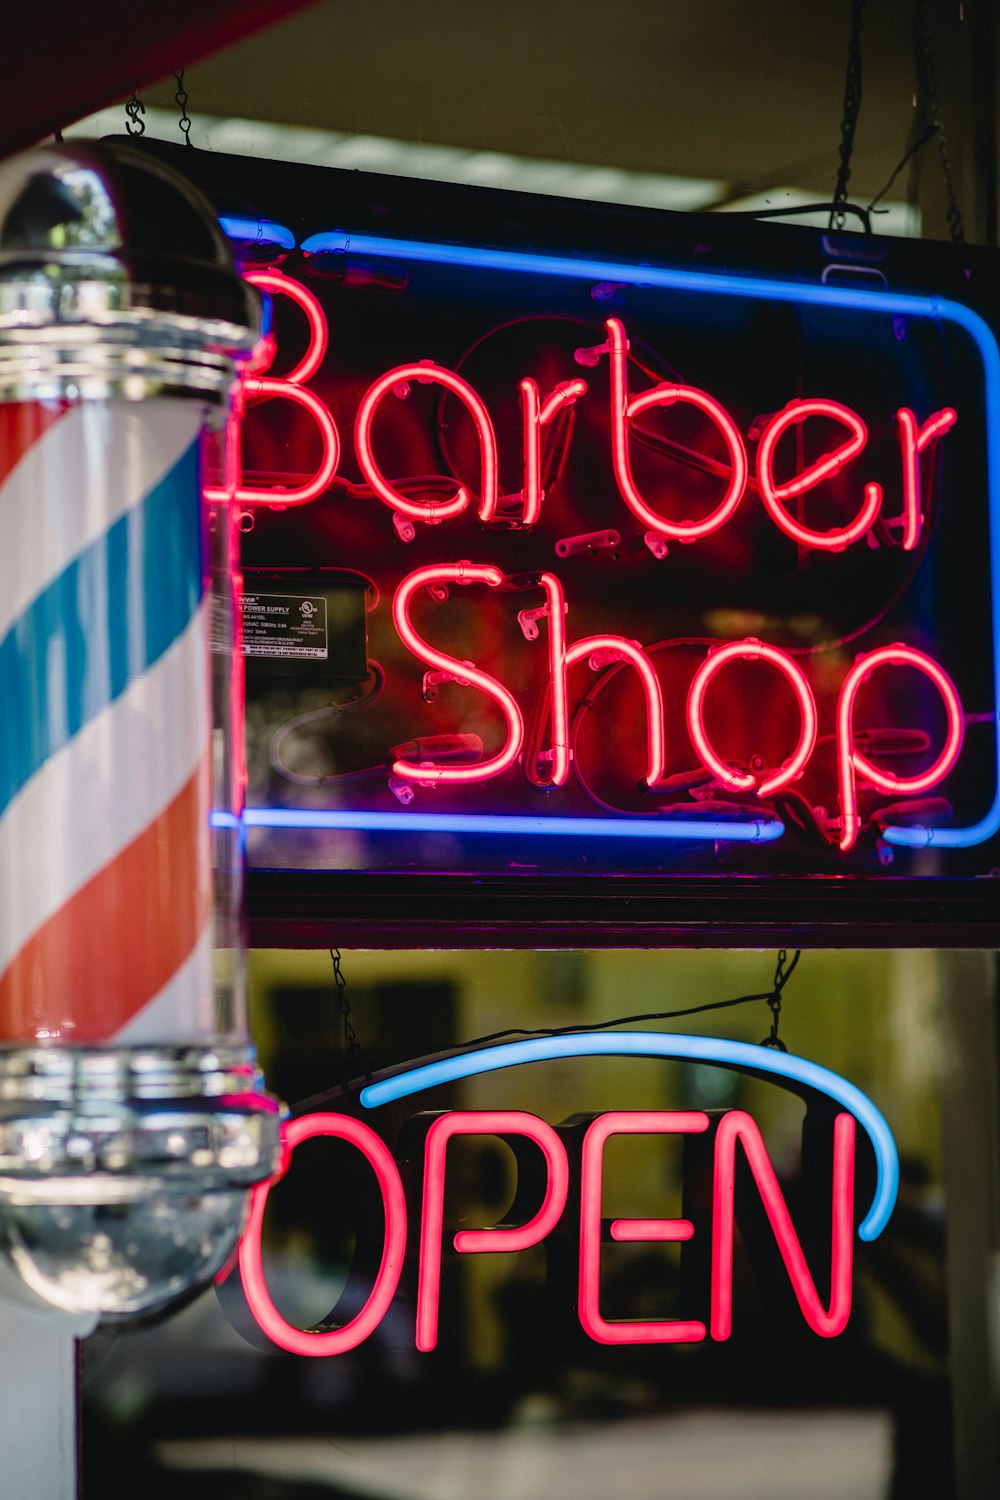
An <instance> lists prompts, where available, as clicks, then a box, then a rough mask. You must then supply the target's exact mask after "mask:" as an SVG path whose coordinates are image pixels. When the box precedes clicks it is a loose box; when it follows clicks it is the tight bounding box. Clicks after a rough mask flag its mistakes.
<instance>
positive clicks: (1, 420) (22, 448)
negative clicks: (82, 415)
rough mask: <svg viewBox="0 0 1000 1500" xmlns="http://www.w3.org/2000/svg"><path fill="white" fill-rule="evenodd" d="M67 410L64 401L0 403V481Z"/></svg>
mask: <svg viewBox="0 0 1000 1500" xmlns="http://www.w3.org/2000/svg"><path fill="white" fill-rule="evenodd" d="M68 410H69V403H68V402H66V401H10V402H6V403H0V484H3V482H4V480H5V479H6V478H7V475H8V474H10V473H11V471H12V470H13V469H15V468H16V467H17V465H18V464H19V463H20V462H21V459H22V458H23V457H24V455H25V454H26V453H27V452H28V450H29V448H33V447H34V446H35V444H36V443H37V442H38V439H39V438H40V437H43V436H44V434H45V433H46V432H48V430H49V428H50V427H54V426H55V424H56V422H58V420H59V418H60V417H61V416H63V415H64V414H65V413H66V412H67V411H68Z"/></svg>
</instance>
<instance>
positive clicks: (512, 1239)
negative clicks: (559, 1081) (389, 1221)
mask: <svg viewBox="0 0 1000 1500" xmlns="http://www.w3.org/2000/svg"><path fill="white" fill-rule="evenodd" d="M455 1135H499V1136H504V1135H518V1136H524V1137H525V1138H526V1139H527V1140H530V1141H534V1142H535V1143H536V1145H537V1146H538V1148H539V1150H540V1151H541V1153H542V1155H543V1156H544V1158H545V1164H546V1168H547V1182H546V1189H545V1196H544V1198H543V1199H542V1205H541V1207H540V1208H539V1210H538V1212H537V1213H536V1214H535V1215H534V1216H533V1217H532V1218H531V1219H529V1220H528V1222H527V1223H526V1224H517V1225H501V1226H498V1227H497V1228H495V1229H463V1230H460V1231H459V1233H458V1234H456V1236H455V1239H454V1246H455V1249H456V1250H457V1251H458V1253H459V1254H460V1255H485V1254H488V1253H489V1252H491V1251H494V1252H495V1251H500V1252H504V1251H506V1252H509V1253H512V1252H514V1251H517V1250H527V1249H528V1247H529V1246H531V1245H537V1244H539V1243H540V1241H542V1240H543V1239H545V1237H546V1235H548V1234H551V1232H552V1230H553V1229H554V1228H555V1227H556V1225H557V1224H558V1222H559V1219H560V1216H561V1215H562V1211H563V1209H564V1208H565V1207H566V1195H567V1193H568V1192H569V1163H568V1162H567V1160H566V1152H565V1149H564V1147H563V1144H562V1142H561V1141H560V1139H559V1137H558V1135H557V1134H556V1132H555V1131H554V1130H553V1129H552V1126H551V1125H547V1124H546V1123H545V1121H544V1120H539V1119H538V1117H537V1115H529V1114H525V1113H523V1112H522V1111H521V1110H515V1109H498V1110H483V1111H480V1110H476V1111H468V1110H456V1111H455V1112H454V1113H452V1114H445V1115H439V1116H438V1118H437V1119H436V1120H435V1121H434V1122H433V1124H432V1125H431V1127H430V1129H429V1130H428V1132H427V1139H426V1142H425V1146H424V1207H423V1215H422V1219H421V1226H420V1276H419V1281H418V1284H417V1336H416V1342H417V1348H418V1349H422V1350H425V1351H426V1350H429V1349H433V1348H434V1346H435V1344H436V1343H437V1329H438V1307H439V1303H440V1298H441V1237H442V1234H443V1225H444V1179H445V1158H446V1155H447V1151H448V1142H449V1141H450V1140H451V1138H452V1136H455Z"/></svg>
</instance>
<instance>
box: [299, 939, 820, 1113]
mask: <svg viewBox="0 0 1000 1500" xmlns="http://www.w3.org/2000/svg"><path fill="white" fill-rule="evenodd" d="M801 957H802V949H801V948H797V949H796V950H795V953H794V954H793V956H792V961H791V963H790V964H789V965H788V967H787V969H786V968H785V967H784V959H785V950H784V949H782V950H781V954H780V956H779V959H778V965H777V968H776V969H775V973H774V981H773V983H772V985H771V988H770V989H769V990H758V991H755V992H754V993H753V994H752V995H735V996H734V997H733V998H732V999H730V1000H709V1001H707V1002H706V1003H705V1004H703V1005H687V1006H684V1007H682V1008H681V1009H679V1010H651V1011H643V1012H640V1013H639V1014H636V1015H631V1016H615V1017H614V1018H613V1019H612V1020H609V1021H592V1022H589V1023H583V1022H581V1023H579V1024H576V1025H573V1026H539V1027H534V1028H529V1027H524V1026H511V1027H507V1028H506V1029H505V1030H503V1031H491V1032H488V1033H487V1034H486V1035H485V1036H474V1037H471V1038H470V1039H469V1040H468V1041H464V1042H453V1043H451V1045H449V1046H447V1047H444V1048H442V1050H441V1052H440V1053H437V1054H435V1055H436V1056H439V1057H440V1056H445V1055H446V1054H448V1053H452V1052H470V1051H472V1050H473V1049H474V1048H478V1047H486V1046H488V1045H489V1044H490V1043H491V1042H503V1041H506V1040H508V1039H509V1038H512V1037H524V1038H530V1037H553V1036H576V1035H579V1034H580V1033H582V1032H591V1031H612V1030H614V1029H615V1028H616V1027H619V1026H634V1025H637V1024H639V1023H641V1022H646V1021H676V1020H680V1019H681V1018H682V1017H685V1016H698V1015H703V1014H706V1013H707V1012H709V1011H715V1010H730V1009H732V1008H733V1007H734V1006H737V1005H751V1004H755V1003H758V1002H760V1001H761V1000H763V1001H765V1002H766V1003H767V1004H768V1005H769V1006H771V1007H772V1013H773V1012H774V1011H775V1010H780V1008H781V995H782V991H783V990H784V988H785V986H786V985H787V983H788V981H789V980H790V979H791V977H792V975H793V974H794V973H795V970H796V968H797V967H798V963H799V959H800V958H801ZM411 1060H412V1059H410V1058H401V1059H399V1061H398V1062H397V1063H395V1064H393V1065H392V1066H394V1067H400V1066H403V1065H405V1064H406V1063H407V1062H410V1061H411ZM362 1076H363V1077H365V1078H370V1077H371V1076H372V1075H371V1073H365V1074H355V1075H353V1077H354V1078H358V1077H362ZM351 1081H353V1080H352V1079H350V1078H349V1079H347V1080H346V1081H345V1083H344V1084H343V1085H341V1086H339V1087H337V1088H336V1089H327V1090H325V1091H324V1092H323V1093H321V1094H314V1095H312V1096H311V1097H310V1098H308V1099H300V1100H299V1102H298V1103H297V1104H295V1105H293V1106H292V1113H293V1114H294V1115H299V1114H303V1113H306V1112H308V1111H309V1110H312V1109H316V1108H317V1107H318V1106H320V1105H321V1104H322V1103H323V1102H324V1101H325V1100H328V1099H329V1098H331V1096H333V1095H335V1094H340V1093H341V1092H342V1091H343V1089H344V1088H346V1087H347V1085H348V1083H350V1082H351Z"/></svg>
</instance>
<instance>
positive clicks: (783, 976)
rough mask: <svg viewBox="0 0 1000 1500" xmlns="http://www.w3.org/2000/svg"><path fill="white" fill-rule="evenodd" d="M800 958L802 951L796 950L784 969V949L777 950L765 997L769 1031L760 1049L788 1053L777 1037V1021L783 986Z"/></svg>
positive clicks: (785, 954)
mask: <svg viewBox="0 0 1000 1500" xmlns="http://www.w3.org/2000/svg"><path fill="white" fill-rule="evenodd" d="M801 956H802V950H801V949H797V950H796V953H795V957H794V958H793V959H792V961H791V963H790V964H789V966H788V968H787V969H786V968H785V962H786V960H787V958H788V953H787V952H786V950H785V949H784V948H780V949H779V950H778V962H777V965H776V967H775V970H774V984H773V987H772V990H771V993H770V994H769V995H768V997H767V1003H768V1006H769V1008H770V1011H771V1030H770V1032H769V1033H768V1035H767V1036H766V1037H765V1038H764V1040H763V1041H762V1042H761V1043H760V1046H761V1047H774V1048H776V1049H777V1051H779V1052H787V1051H788V1048H787V1047H786V1046H785V1044H784V1042H783V1041H782V1040H781V1038H780V1036H779V1035H778V1021H779V1017H780V1016H781V992H782V990H783V989H784V988H785V985H786V984H787V983H788V981H789V980H790V979H791V977H792V974H793V973H794V970H795V965H796V964H797V963H798V961H799V959H800V957H801Z"/></svg>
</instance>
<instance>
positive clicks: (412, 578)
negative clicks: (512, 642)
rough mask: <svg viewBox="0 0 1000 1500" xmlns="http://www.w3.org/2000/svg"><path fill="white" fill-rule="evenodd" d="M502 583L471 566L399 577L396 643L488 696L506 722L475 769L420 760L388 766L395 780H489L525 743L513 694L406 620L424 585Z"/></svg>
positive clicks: (488, 570) (496, 572)
mask: <svg viewBox="0 0 1000 1500" xmlns="http://www.w3.org/2000/svg"><path fill="white" fill-rule="evenodd" d="M502 582H503V574H502V573H501V571H500V569H499V568H494V567H490V566H488V565H474V564H472V563H437V564H435V565H434V566H433V567H428V568H418V569H417V570H416V572H415V573H411V574H410V575H409V576H408V577H407V578H404V579H403V581H402V583H401V584H400V585H399V588H398V589H397V590H396V594H395V597H394V599H393V601H392V619H393V624H394V625H395V627H396V630H397V632H398V634H399V638H400V640H401V641H402V642H403V644H404V645H405V646H407V647H408V648H409V650H410V651H412V652H413V655H414V656H415V657H416V658H417V659H418V661H422V662H426V663H427V665H428V666H429V667H434V668H436V669H437V670H438V671H439V672H444V673H446V674H447V675H448V677H450V678H454V679H455V680H456V681H458V682H460V683H463V684H468V685H469V686H470V687H477V688H479V689H480V691H481V692H484V693H486V695H487V696H488V697H490V698H492V699H493V701H494V703H496V704H497V705H498V707H499V708H500V711H501V712H502V714H503V716H504V719H505V721H506V725H507V738H506V741H505V742H504V745H503V748H502V749H501V750H499V751H498V752H497V754H496V755H494V756H492V757H491V758H490V759H489V760H484V761H480V762H479V763H478V764H476V765H471V766H441V765H438V764H437V763H436V762H434V761H422V762H421V763H420V764H419V765H417V764H415V763H414V762H413V761H408V760H397V761H395V762H394V763H393V767H392V772H393V775H394V776H401V777H403V778H404V779H405V780H407V781H416V782H420V783H422V784H425V785H436V784H438V783H444V782H451V783H453V784H454V783H466V784H468V783H469V782H476V781H488V780H489V778H490V777H491V776H499V775H500V773H501V771H505V770H506V769H507V767H508V766H509V765H511V764H512V763H513V762H514V761H515V760H516V759H517V757H518V756H519V755H520V753H521V746H522V745H523V743H524V719H523V717H522V715H521V710H520V708H519V707H518V704H517V699H516V698H515V697H514V695H513V694H512V693H511V692H510V691H509V690H508V689H507V688H505V687H504V685H503V683H502V682H498V681H497V679H496V678H495V677H490V675H489V674H488V673H487V672H481V671H480V670H479V668H478V667H474V666H472V665H471V663H469V662H463V661H459V660H458V659H457V657H454V656H447V655H446V654H445V653H444V652H443V651H437V650H435V648H434V647H433V646H431V645H429V644H428V643H427V641H425V640H424V639H423V637H422V636H419V635H418V634H417V632H416V630H414V628H413V625H412V624H411V622H410V600H411V599H412V598H413V595H414V594H415V593H416V592H417V590H418V589H421V588H424V587H425V586H426V585H428V584H433V583H463V584H469V583H485V584H487V585H488V586H489V587H490V588H494V589H495V588H498V587H499V586H500V584H501V583H502Z"/></svg>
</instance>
